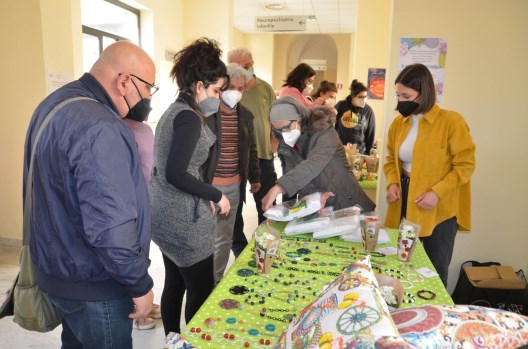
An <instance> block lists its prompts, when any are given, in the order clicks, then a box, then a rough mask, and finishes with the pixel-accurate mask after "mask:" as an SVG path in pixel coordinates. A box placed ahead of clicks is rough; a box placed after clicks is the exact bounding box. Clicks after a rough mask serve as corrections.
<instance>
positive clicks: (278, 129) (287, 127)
mask: <svg viewBox="0 0 528 349" xmlns="http://www.w3.org/2000/svg"><path fill="white" fill-rule="evenodd" d="M297 121H298V120H290V123H289V124H288V125H286V126H283V127H281V128H275V127H273V126H272V128H273V129H274V130H275V131H280V132H290V131H291V125H292V124H293V123H294V122H297Z"/></svg>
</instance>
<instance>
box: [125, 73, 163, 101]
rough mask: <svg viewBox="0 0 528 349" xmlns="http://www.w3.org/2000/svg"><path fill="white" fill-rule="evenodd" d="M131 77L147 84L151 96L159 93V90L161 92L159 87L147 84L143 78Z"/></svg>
mask: <svg viewBox="0 0 528 349" xmlns="http://www.w3.org/2000/svg"><path fill="white" fill-rule="evenodd" d="M130 76H133V77H135V78H136V79H138V80H139V81H141V82H142V83H144V84H147V85H148V86H149V87H150V95H151V96H152V95H153V94H154V93H156V92H158V90H159V86H157V85H154V84H151V83H150V82H147V81H145V80H143V79H142V78H140V77H139V76H137V75H134V74H130Z"/></svg>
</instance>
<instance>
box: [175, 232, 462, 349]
mask: <svg viewBox="0 0 528 349" xmlns="http://www.w3.org/2000/svg"><path fill="white" fill-rule="evenodd" d="M286 225H287V222H272V223H271V222H268V223H263V224H262V225H261V229H262V227H266V229H264V230H260V232H266V231H268V232H269V228H272V229H274V230H276V231H278V232H281V231H284V228H285V226H286ZM387 232H388V233H389V237H390V246H392V247H393V248H394V249H395V246H396V241H397V231H396V230H387ZM262 240H264V239H262ZM381 247H387V245H386V246H381ZM256 249H257V244H256V243H253V244H250V245H248V247H247V248H246V249H245V250H244V251H243V252H242V254H241V255H240V256H239V258H238V259H237V260H236V261H235V264H234V265H233V267H232V268H231V269H230V270H229V271H228V272H227V273H226V275H224V277H223V279H222V281H221V282H220V283H219V284H218V285H217V286H216V288H215V290H214V291H213V293H212V294H211V295H210V297H209V298H208V299H207V301H206V302H205V303H204V304H203V306H202V307H201V308H200V310H199V311H198V312H197V313H196V315H195V316H194V317H193V319H192V320H191V321H190V322H189V324H188V325H187V328H186V329H184V330H182V332H183V335H184V336H185V338H186V339H187V340H188V342H190V343H192V344H187V343H186V342H181V343H182V347H183V348H192V346H194V347H196V348H271V347H273V345H275V343H277V341H278V339H279V336H280V335H281V333H283V331H284V330H285V329H286V328H287V327H288V325H289V324H290V323H291V321H292V319H296V318H297V317H298V316H300V315H301V314H302V313H306V312H305V311H303V309H305V308H306V307H307V306H309V304H311V303H313V302H314V300H316V299H321V297H323V294H325V293H326V292H329V291H328V289H329V285H332V284H333V282H335V280H336V279H339V278H342V277H343V275H344V274H343V268H347V267H349V266H350V264H351V262H355V261H357V260H359V259H362V258H364V257H366V256H369V258H370V260H371V269H374V270H376V272H377V273H381V275H375V278H374V279H376V284H377V285H379V286H380V287H383V286H391V287H392V288H393V291H392V293H393V294H396V299H397V300H398V302H400V304H399V307H400V308H402V307H409V306H410V305H425V304H452V301H451V299H450V298H449V295H448V293H447V291H446V290H445V289H444V288H443V284H442V282H441V280H440V279H439V278H438V277H433V278H427V277H426V278H424V277H422V279H424V280H423V282H418V280H419V279H420V277H421V276H419V273H418V271H417V269H416V268H419V269H422V268H424V267H426V268H432V265H431V264H430V261H429V260H428V259H427V255H426V254H425V252H424V250H423V247H422V246H421V245H420V244H419V245H418V248H417V250H416V252H415V255H414V257H413V262H412V263H401V262H399V261H398V259H397V257H396V255H385V254H383V253H379V252H377V251H372V252H366V251H364V249H363V248H362V247H361V243H350V242H345V241H343V240H341V239H339V238H337V237H334V238H328V239H314V237H313V236H312V234H303V235H294V236H287V235H285V234H282V235H281V236H280V244H279V245H278V247H277V253H276V254H275V256H274V258H273V259H272V263H271V267H270V268H269V273H268V274H260V273H259V271H258V270H257V261H256V260H255V251H256ZM356 263H357V262H356ZM396 270H397V271H396ZM349 276H350V275H349ZM380 277H381V278H386V279H388V280H393V281H392V282H389V283H386V282H382V281H381V280H380V281H378V279H379V278H380ZM398 277H399V278H398ZM365 279H367V280H372V276H366V275H365V274H364V273H359V275H358V276H357V277H352V276H350V277H347V279H346V280H344V279H342V282H341V284H342V288H347V290H345V291H342V292H343V296H342V298H339V299H338V302H337V304H338V305H337V309H336V311H339V312H341V313H344V312H345V311H349V312H348V313H347V314H346V315H343V317H342V318H341V321H342V322H341V324H340V326H341V327H342V328H344V329H349V330H350V329H355V330H357V329H358V328H359V327H357V326H364V327H365V332H369V331H370V330H371V329H375V328H377V327H375V326H374V327H373V326H370V327H369V326H367V324H369V323H370V322H369V321H373V320H372V319H373V318H370V317H368V316H375V314H376V312H378V313H379V314H380V316H381V319H382V320H380V321H384V323H385V324H387V325H388V324H389V322H385V321H388V320H390V319H388V318H386V317H384V316H386V315H387V313H386V312H381V311H380V310H379V309H381V308H380V305H379V304H385V303H386V302H387V301H385V298H384V297H383V294H382V293H381V291H379V290H378V291H372V290H370V293H367V295H366V296H365V297H369V298H362V299H365V302H364V303H363V302H362V301H361V300H357V299H356V296H355V295H347V294H349V293H352V294H354V293H356V294H359V293H358V292H357V291H359V290H360V289H361V287H363V286H366V285H363V284H362V282H363V281H364V280H365ZM395 279H397V280H396V281H394V280H395ZM409 280H416V281H415V282H413V281H409ZM370 282H371V283H372V285H371V288H372V287H376V288H377V286H374V285H376V284H375V283H374V282H373V281H370ZM359 284H361V287H359V288H357V289H356V287H357V286H358V285H359ZM395 285H399V287H398V286H395ZM403 285H405V289H403ZM398 290H400V291H401V292H400V291H398ZM420 290H421V291H427V290H430V291H431V292H434V293H435V294H436V296H435V298H434V299H432V300H427V299H424V298H420V297H418V296H417V291H420ZM338 291H339V290H338ZM373 292H374V293H373ZM374 294H375V296H374ZM345 295H346V299H345ZM420 295H422V296H424V297H425V298H430V297H431V295H430V294H429V293H427V292H421V293H420ZM340 297H341V296H340ZM371 302H372V303H371ZM389 302H390V303H391V304H392V302H391V300H389ZM339 305H341V309H339ZM385 307H386V308H387V309H388V306H387V305H385ZM400 308H399V309H400ZM313 309H314V310H313V311H312V312H310V314H311V316H316V314H318V313H317V311H318V310H322V309H323V308H322V307H319V306H317V305H314V306H313ZM315 309H318V310H315ZM351 309H354V310H351ZM371 309H374V310H371ZM354 311H355V312H354ZM353 315H357V316H366V317H367V319H368V320H366V321H367V322H359V321H358V324H357V325H353V324H352V320H351V317H352V316H353ZM336 316H337V315H336ZM312 318H313V317H312ZM313 319H314V320H315V318H313ZM327 319H334V320H335V321H334V325H335V324H336V323H337V320H336V319H335V318H332V317H324V318H321V319H320V320H321V321H326V320H327ZM298 321H299V320H298ZM303 324H305V325H306V326H308V327H311V326H312V325H311V322H309V321H305V322H303ZM354 326H356V327H354ZM391 326H392V328H393V329H394V326H393V325H391ZM308 327H307V328H308ZM382 327H384V326H382ZM389 328H390V326H389ZM359 331H360V332H361V334H360V336H359V337H357V338H356V337H354V338H355V340H357V342H350V343H351V344H350V345H351V346H350V347H352V348H358V347H368V348H374V347H375V345H374V343H376V344H378V347H381V346H380V345H381V343H383V341H384V340H386V339H385V338H378V339H374V337H372V336H370V334H372V333H370V332H369V335H368V336H364V335H365V334H364V333H363V332H362V331H361V330H359ZM374 334H375V335H378V332H377V331H374ZM338 336H339V337H338ZM342 336H343V335H342V334H335V333H334V334H332V337H329V334H327V335H325V333H320V336H319V339H320V341H319V340H318V341H317V342H313V343H312V344H313V346H312V347H314V348H321V347H322V348H331V345H335V347H339V345H340V344H339V343H340V342H339V341H340V339H339V338H340V337H342ZM349 336H350V337H351V336H352V335H349ZM299 338H300V337H299ZM303 338H304V339H310V338H311V337H310V336H305V337H303ZM346 338H348V337H346ZM343 340H344V338H343ZM387 340H388V342H387V343H394V342H393V341H392V339H391V338H389V339H387ZM344 343H345V342H343V343H341V344H343V345H344ZM356 343H357V345H356ZM366 343H367V344H366ZM183 345H192V346H183ZM329 345H330V346H329ZM361 345H363V346H361ZM395 345H396V347H399V346H398V345H399V344H398V342H396V344H395ZM306 348H308V346H307V347H306ZM342 348H346V346H342ZM386 348H388V347H386ZM391 348H394V347H391ZM171 349H172V348H171Z"/></svg>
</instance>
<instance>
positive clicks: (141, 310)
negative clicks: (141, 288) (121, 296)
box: [128, 290, 154, 319]
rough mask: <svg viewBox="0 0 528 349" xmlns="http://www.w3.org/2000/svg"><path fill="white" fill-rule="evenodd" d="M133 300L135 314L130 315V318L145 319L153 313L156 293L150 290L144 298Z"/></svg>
mask: <svg viewBox="0 0 528 349" xmlns="http://www.w3.org/2000/svg"><path fill="white" fill-rule="evenodd" d="M132 300H133V301H134V312H133V313H131V314H130V315H128V317H129V318H131V319H141V318H144V317H146V316H147V315H148V314H150V312H151V311H152V303H153V302H154V292H153V291H152V290H150V291H148V292H147V294H145V295H144V296H141V297H136V298H132Z"/></svg>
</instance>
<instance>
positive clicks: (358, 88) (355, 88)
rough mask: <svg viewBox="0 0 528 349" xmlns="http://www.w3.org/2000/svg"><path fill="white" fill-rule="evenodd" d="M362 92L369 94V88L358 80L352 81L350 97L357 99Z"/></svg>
mask: <svg viewBox="0 0 528 349" xmlns="http://www.w3.org/2000/svg"><path fill="white" fill-rule="evenodd" d="M361 92H367V87H366V86H365V85H363V83H362V82H359V81H358V79H354V80H352V83H351V84H350V95H351V96H352V98H354V97H356V96H357V95H358V94H360V93H361Z"/></svg>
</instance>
